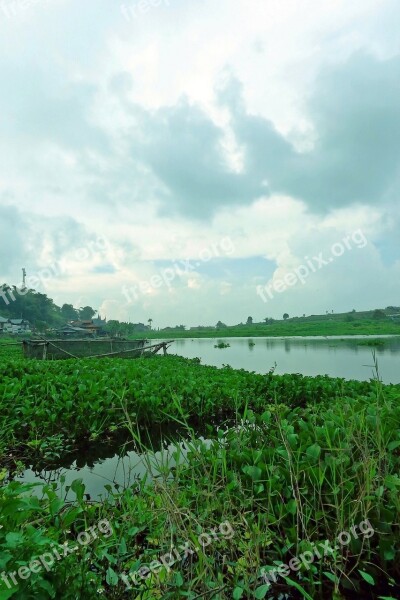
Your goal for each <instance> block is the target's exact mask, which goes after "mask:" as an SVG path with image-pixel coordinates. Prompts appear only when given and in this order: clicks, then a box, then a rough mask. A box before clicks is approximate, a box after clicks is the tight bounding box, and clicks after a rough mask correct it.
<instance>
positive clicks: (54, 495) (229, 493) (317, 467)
mask: <svg viewBox="0 0 400 600" xmlns="http://www.w3.org/2000/svg"><path fill="white" fill-rule="evenodd" d="M10 350H11V349H10ZM0 374H1V375H2V380H1V382H2V383H1V386H2V387H1V390H0V391H1V398H2V405H1V408H2V411H1V413H0V414H1V419H2V422H1V431H2V432H3V435H4V434H5V435H6V437H7V440H8V442H7V443H9V441H10V440H14V441H15V442H16V443H17V444H18V443H21V440H23V439H25V440H28V441H29V440H30V441H32V439H37V440H45V441H46V442H47V443H49V442H51V440H52V439H53V437H54V435H58V434H60V433H61V434H62V435H63V436H65V438H64V437H63V438H62V440H63V439H70V440H71V441H72V440H75V441H76V440H78V438H79V435H78V434H81V433H82V432H86V434H89V433H90V432H91V431H92V428H93V427H94V429H93V431H94V432H96V434H97V435H98V438H97V439H103V436H104V435H107V432H109V431H110V428H111V427H113V426H117V427H124V428H125V430H127V431H129V432H130V436H131V438H132V439H133V440H134V441H135V443H136V444H137V447H138V450H142V451H144V450H146V449H147V448H146V447H145V445H144V443H143V441H142V440H143V439H144V438H143V429H142V428H141V425H143V424H146V423H147V425H149V424H150V423H151V421H152V420H153V419H156V420H163V421H164V422H170V423H172V422H175V423H179V424H180V425H181V426H184V427H185V431H186V434H185V439H186V442H185V447H184V448H183V446H180V445H178V446H177V449H176V453H175V457H174V458H175V463H176V466H175V467H174V468H173V469H172V470H171V469H170V468H167V466H166V465H160V467H159V468H158V469H157V471H158V472H159V475H158V477H157V478H156V479H154V480H153V481H147V480H142V481H140V482H138V483H136V484H135V485H134V486H132V487H130V488H129V489H127V490H125V491H122V492H118V493H116V492H114V493H113V492H112V491H111V488H109V489H108V491H106V490H105V495H104V496H105V497H104V501H103V502H101V503H98V502H93V501H91V500H89V499H88V498H86V497H85V489H84V486H83V485H82V483H80V482H79V481H76V482H75V483H74V485H73V492H74V494H75V501H74V502H73V503H72V504H71V503H67V502H66V501H65V500H63V494H60V493H58V492H57V491H56V486H55V484H54V485H46V486H40V487H39V490H40V491H41V495H40V496H39V498H37V497H35V496H33V494H32V489H31V488H30V487H29V486H27V485H26V484H25V485H24V484H19V483H17V482H12V481H11V482H9V481H8V480H7V479H6V472H5V471H3V474H2V476H1V475H0V480H1V479H2V482H1V483H0V573H1V572H2V571H5V572H9V571H14V570H16V569H18V568H20V567H21V566H24V565H27V564H29V562H30V561H31V560H32V558H33V557H35V556H39V555H40V554H43V552H46V551H49V550H50V549H51V544H54V543H63V542H65V541H68V542H69V543H70V544H71V545H75V544H76V539H77V536H78V534H79V533H80V532H83V531H87V530H88V529H89V528H90V527H95V525H96V523H98V521H99V520H100V519H107V520H108V521H109V523H110V524H111V526H112V535H110V536H109V537H104V536H100V535H98V537H97V538H96V539H95V540H94V541H93V542H92V543H90V544H89V545H87V546H84V547H83V546H82V547H80V548H79V549H78V551H77V552H76V553H74V554H72V555H68V556H67V557H65V558H64V559H63V560H62V561H57V562H56V563H55V564H54V567H53V568H52V569H51V570H50V571H49V572H47V571H45V570H42V572H39V573H36V574H32V576H31V577H30V578H29V579H28V580H20V581H19V585H18V588H16V587H15V586H14V588H15V589H13V590H8V589H7V587H6V585H5V584H1V583H0V600H6V599H7V598H9V597H12V598H16V599H17V600H19V599H25V598H39V599H41V598H43V599H47V598H53V597H55V598H65V599H67V600H68V599H71V600H72V599H75V598H85V599H88V600H91V599H92V598H95V597H98V596H99V595H100V596H101V595H102V596H104V597H106V598H110V599H111V600H113V599H115V600H117V599H124V598H137V599H138V600H139V599H140V600H151V599H154V598H166V599H168V598H170V599H178V598H189V599H191V600H198V599H208V598H213V599H214V600H226V599H231V598H237V599H240V598H243V599H245V598H246V599H247V598H267V599H275V598H279V597H280V596H281V595H282V594H284V593H289V594H290V597H291V598H293V599H294V598H296V599H301V598H313V599H316V600H319V599H321V600H325V599H326V600H339V599H341V598H351V597H352V596H351V594H356V595H357V596H356V597H362V598H366V599H368V598H371V599H372V598H380V597H387V598H390V597H392V598H396V597H399V595H400V589H399V586H398V585H397V584H396V583H395V582H396V581H399V580H400V568H399V564H400V563H399V558H400V528H399V527H400V526H399V522H400V495H399V488H400V478H399V467H400V402H399V400H400V386H384V385H382V384H381V383H380V382H379V377H377V379H376V380H374V381H371V382H356V381H354V382H345V381H343V380H339V379H330V378H328V377H317V378H310V377H301V376H292V375H290V376H281V377H278V376H276V375H274V374H273V373H270V374H268V375H256V374H254V373H248V372H246V371H236V370H233V369H230V368H226V369H215V368H213V367H204V366H202V365H200V364H199V363H198V361H197V362H196V361H188V360H184V359H181V358H178V357H166V358H161V357H160V358H155V359H151V360H147V361H141V360H135V361H123V360H104V361H97V362H96V361H72V360H71V361H63V362H54V363H40V362H36V361H24V360H22V359H21V358H16V357H14V358H4V356H3V358H0ZM110 381H112V387H113V393H112V394H111V393H109V392H110V389H109V388H110ZM70 402H72V404H71V406H69V403H70ZM90 407H91V408H90ZM4 410H5V412H6V414H5V415H4V414H3V411H4ZM22 411H25V413H23V412H22ZM43 411H44V412H43ZM149 415H150V419H149ZM201 421H206V422H207V423H208V424H209V441H208V442H207V443H205V442H202V441H201V440H199V439H198V436H197V434H196V431H195V425H196V423H198V422H201ZM24 423H26V426H25V427H23V424H24ZM39 433H40V435H39V437H38V434H39ZM35 436H36V437H35ZM152 469H153V467H152V466H151V464H149V465H148V471H149V473H151V472H152ZM365 520H368V521H369V523H370V525H371V527H372V528H373V535H372V536H370V537H367V536H364V535H360V534H359V535H358V537H357V538H356V537H354V536H351V540H350V541H349V543H348V544H346V545H344V546H341V547H340V548H338V549H337V550H334V551H333V552H330V553H329V554H327V555H326V556H322V558H321V559H318V558H316V559H315V561H314V562H313V563H312V564H310V565H309V568H307V567H306V566H305V564H302V565H301V566H300V568H299V569H298V570H297V571H292V572H290V573H289V574H287V575H285V576H281V577H278V578H277V581H276V582H275V583H274V582H272V584H271V586H270V587H269V586H268V585H266V584H265V582H264V581H263V580H262V577H261V574H262V569H263V568H264V569H267V570H269V569H270V568H274V566H276V565H277V564H281V563H285V564H288V563H289V561H291V560H293V559H295V558H296V557H299V556H300V555H301V554H303V553H304V552H310V551H311V549H312V548H314V547H315V546H314V544H319V543H324V542H325V541H327V542H330V543H332V544H333V545H334V542H335V539H336V538H337V536H338V534H339V533H340V532H349V531H351V528H352V527H354V526H355V525H358V524H359V523H361V522H362V521H365ZM222 523H229V527H228V526H226V527H225V532H226V533H227V532H228V533H229V535H222V534H221V524H222ZM212 530H214V532H215V533H216V535H215V536H214V537H213V538H212V541H211V543H209V544H208V545H207V547H204V548H202V547H201V544H200V545H199V542H198V540H199V536H200V534H202V533H203V534H204V533H205V534H209V533H210V532H212ZM218 533H219V534H218ZM185 545H186V548H188V547H189V548H190V549H193V548H194V547H195V546H197V547H199V550H198V551H197V552H196V553H194V554H191V553H189V552H186V556H184V554H183V551H181V558H180V559H179V560H176V561H175V563H174V564H173V565H172V566H171V567H170V568H167V567H165V566H163V564H162V563H161V564H160V566H159V567H158V568H157V569H156V572H155V571H154V572H153V570H152V571H149V569H148V567H149V565H150V564H153V561H159V559H160V557H162V556H164V555H165V554H166V553H168V552H170V550H171V547H174V548H176V549H178V548H179V547H185ZM188 545H189V546H188ZM145 568H147V571H142V574H143V573H146V577H143V578H141V577H140V576H138V575H136V582H137V583H134V582H133V580H132V578H131V576H132V577H133V576H134V575H135V574H138V573H139V570H140V569H145ZM124 574H125V576H126V577H127V578H128V579H125V582H124V580H123V578H122V575H124ZM1 585H2V587H1ZM127 585H128V587H130V588H131V589H127ZM10 592H12V594H11V595H10ZM7 594H8V595H7ZM353 597H355V596H354V595H353Z"/></svg>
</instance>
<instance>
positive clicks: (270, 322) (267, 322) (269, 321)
mask: <svg viewBox="0 0 400 600" xmlns="http://www.w3.org/2000/svg"><path fill="white" fill-rule="evenodd" d="M264 321H265V324H266V325H272V323H274V322H275V319H271V318H269V317H265V319H264Z"/></svg>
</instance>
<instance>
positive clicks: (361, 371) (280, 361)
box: [170, 336, 400, 383]
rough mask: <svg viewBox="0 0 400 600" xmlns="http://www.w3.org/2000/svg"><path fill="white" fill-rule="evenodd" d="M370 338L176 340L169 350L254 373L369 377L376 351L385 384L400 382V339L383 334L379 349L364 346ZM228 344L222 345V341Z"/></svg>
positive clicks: (372, 369) (351, 377) (209, 363)
mask: <svg viewBox="0 0 400 600" xmlns="http://www.w3.org/2000/svg"><path fill="white" fill-rule="evenodd" d="M366 339H368V338H365V337H361V336H360V337H359V338H357V339H355V338H354V337H351V338H346V337H331V338H328V339H327V338H284V339H282V338H215V339H214V338H213V339H209V338H204V339H198V338H197V339H183V340H176V341H175V342H174V344H172V346H171V348H170V353H174V354H179V355H181V356H185V357H186V358H195V357H198V358H201V362H202V364H205V365H214V366H216V367H222V366H223V365H224V364H225V365H230V366H231V367H233V368H235V369H246V370H247V371H255V372H256V373H267V372H268V371H269V369H271V367H273V366H274V365H275V363H276V370H275V373H277V374H282V373H301V374H302V375H330V376H331V377H344V378H345V379H359V380H368V379H370V378H371V377H372V376H373V372H374V366H373V364H374V361H373V351H374V350H375V353H376V358H377V361H378V366H379V374H380V377H381V379H382V381H383V382H384V383H400V337H389V336H382V338H381V339H382V341H384V346H378V347H376V348H375V349H374V348H372V347H369V346H363V345H360V344H361V343H362V342H365V340H366ZM220 341H222V342H226V343H228V344H230V348H225V349H218V348H214V345H215V344H217V343H218V342H220Z"/></svg>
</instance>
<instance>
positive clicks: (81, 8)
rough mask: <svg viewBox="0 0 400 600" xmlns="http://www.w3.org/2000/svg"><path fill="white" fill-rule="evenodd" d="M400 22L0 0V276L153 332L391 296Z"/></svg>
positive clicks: (390, 17)
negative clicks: (24, 280)
mask: <svg viewBox="0 0 400 600" xmlns="http://www.w3.org/2000/svg"><path fill="white" fill-rule="evenodd" d="M399 22H400V3H399V2H398V0H353V2H351V3H349V2H348V1H347V0H346V1H345V0H324V1H323V2H321V1H320V0H218V2H216V1H215V0H127V1H126V2H124V3H120V2H119V0H85V2H82V0H0V81H1V88H0V281H4V282H7V283H9V284H15V285H20V284H21V280H22V271H21V269H22V268H23V267H24V268H26V270H27V274H28V280H27V283H28V285H29V287H32V288H34V289H36V290H37V291H40V292H44V293H47V294H48V295H49V296H50V297H52V298H53V299H54V300H55V302H56V303H57V304H59V305H61V304H63V303H71V304H73V305H74V306H76V307H80V306H86V305H88V304H89V305H91V306H93V307H94V308H95V309H97V310H98V311H99V312H100V314H101V316H103V317H104V316H106V317H107V318H108V319H119V320H129V321H131V322H147V320H148V319H149V318H152V319H153V327H165V326H167V325H178V324H185V325H187V326H196V325H209V324H212V325H214V324H216V322H217V321H220V320H221V321H223V322H225V323H227V324H236V323H240V322H245V321H246V320H247V317H248V316H252V317H253V319H254V320H255V321H261V320H263V319H264V318H267V317H272V318H282V315H283V313H286V312H287V313H288V314H289V315H290V316H301V315H303V314H307V315H309V314H319V313H325V312H326V311H329V312H331V311H335V312H345V311H351V310H353V309H356V310H364V309H374V308H378V307H379V308H383V307H386V306H391V305H395V306H399V305H400V235H399V229H400V202H399V184H400V36H399V31H398V23H399ZM0 314H1V306H0Z"/></svg>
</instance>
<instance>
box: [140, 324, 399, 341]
mask: <svg viewBox="0 0 400 600" xmlns="http://www.w3.org/2000/svg"><path fill="white" fill-rule="evenodd" d="M330 335H335V336H338V335H352V336H356V335H371V336H374V335H375V336H376V335H400V323H398V322H393V321H391V320H390V319H387V320H384V321H374V320H368V319H358V320H355V321H352V322H346V321H345V320H342V321H341V320H337V319H332V320H328V319H323V320H321V321H312V320H308V319H304V320H303V319H289V320H288V321H276V322H275V323H273V324H271V325H266V324H265V323H255V324H253V325H240V326H233V327H226V328H224V329H216V328H194V329H190V330H188V331H175V330H174V331H162V330H161V331H149V332H147V333H146V337H147V338H149V339H175V338H176V339H180V338H216V337H218V338H220V337H224V338H229V337H264V336H267V337H269V336H270V337H290V336H330ZM131 337H140V335H137V336H131Z"/></svg>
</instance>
